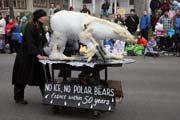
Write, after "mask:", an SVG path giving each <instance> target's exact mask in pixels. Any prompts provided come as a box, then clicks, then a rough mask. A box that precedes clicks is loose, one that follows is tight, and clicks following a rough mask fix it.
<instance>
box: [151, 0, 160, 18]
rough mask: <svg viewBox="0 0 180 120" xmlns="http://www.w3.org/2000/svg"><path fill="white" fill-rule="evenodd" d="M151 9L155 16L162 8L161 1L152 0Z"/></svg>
mask: <svg viewBox="0 0 180 120" xmlns="http://www.w3.org/2000/svg"><path fill="white" fill-rule="evenodd" d="M150 8H151V11H152V15H153V16H154V15H155V12H156V11H157V10H159V9H160V8H161V2H160V0H151V2H150Z"/></svg>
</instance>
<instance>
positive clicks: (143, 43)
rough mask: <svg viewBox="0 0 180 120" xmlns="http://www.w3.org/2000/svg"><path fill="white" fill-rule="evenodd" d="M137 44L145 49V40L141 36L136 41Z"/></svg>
mask: <svg viewBox="0 0 180 120" xmlns="http://www.w3.org/2000/svg"><path fill="white" fill-rule="evenodd" d="M137 44H138V45H141V46H143V47H146V45H147V40H146V39H145V38H144V37H143V36H142V35H141V36H139V39H138V41H137Z"/></svg>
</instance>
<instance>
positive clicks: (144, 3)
mask: <svg viewBox="0 0 180 120" xmlns="http://www.w3.org/2000/svg"><path fill="white" fill-rule="evenodd" d="M134 8H135V10H136V13H137V15H138V16H139V17H141V16H142V12H143V11H144V10H146V11H147V12H148V13H149V12H150V11H149V8H150V7H149V0H134Z"/></svg>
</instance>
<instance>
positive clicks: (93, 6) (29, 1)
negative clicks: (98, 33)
mask: <svg viewBox="0 0 180 120" xmlns="http://www.w3.org/2000/svg"><path fill="white" fill-rule="evenodd" d="M11 1H12V0H11ZM108 1H109V3H110V9H109V13H112V4H113V2H114V3H116V2H118V3H119V9H123V10H124V12H125V14H127V13H129V11H130V9H133V8H135V7H136V8H140V7H139V5H140V4H139V3H142V2H141V0H108ZM142 1H150V0H142ZM103 2H104V0H13V5H14V12H15V16H16V15H17V13H20V12H32V11H34V10H36V9H38V8H43V9H44V10H45V11H47V12H48V11H49V8H50V5H51V4H55V5H57V4H58V5H60V6H61V8H62V9H68V8H69V7H70V6H72V7H73V8H74V10H75V11H80V10H81V9H82V6H83V4H86V5H87V7H88V8H89V9H90V11H91V13H95V14H99V13H100V12H101V5H102V4H103ZM9 4H10V0H0V13H3V14H6V13H8V9H9ZM145 4H146V6H147V2H146V3H144V4H142V6H143V5H145ZM115 7H116V5H115ZM139 11H140V10H139ZM140 12H141V11H140ZM116 13H118V11H116V10H115V14H116Z"/></svg>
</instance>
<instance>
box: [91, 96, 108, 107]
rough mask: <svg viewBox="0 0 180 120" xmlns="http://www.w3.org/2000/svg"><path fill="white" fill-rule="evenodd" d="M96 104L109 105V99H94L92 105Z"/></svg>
mask: <svg viewBox="0 0 180 120" xmlns="http://www.w3.org/2000/svg"><path fill="white" fill-rule="evenodd" d="M97 104H106V105H109V104H110V101H109V100H103V99H97V98H95V99H94V106H96V105H97Z"/></svg>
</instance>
